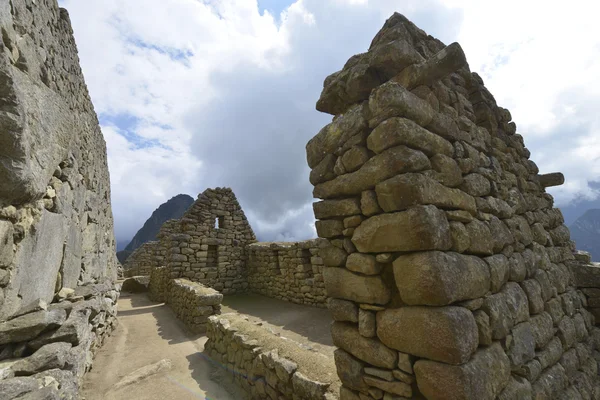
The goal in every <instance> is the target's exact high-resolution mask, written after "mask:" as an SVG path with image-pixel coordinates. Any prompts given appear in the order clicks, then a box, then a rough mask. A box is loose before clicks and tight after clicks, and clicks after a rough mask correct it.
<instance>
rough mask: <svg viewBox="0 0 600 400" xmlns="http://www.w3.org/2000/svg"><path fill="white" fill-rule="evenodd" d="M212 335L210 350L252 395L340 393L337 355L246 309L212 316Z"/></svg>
mask: <svg viewBox="0 0 600 400" xmlns="http://www.w3.org/2000/svg"><path fill="white" fill-rule="evenodd" d="M207 336H208V341H207V342H206V344H205V345H204V349H205V352H206V353H207V354H208V355H209V356H210V357H211V359H212V360H213V362H214V363H215V366H216V367H217V368H222V369H223V371H224V372H225V373H226V374H227V376H228V377H229V378H230V379H232V380H233V381H234V382H235V383H236V384H237V385H238V386H239V387H241V388H242V389H243V391H244V393H245V395H246V398H247V399H252V400H254V399H265V400H268V399H295V400H335V399H337V398H338V391H339V385H340V383H339V380H338V379H337V377H336V376H335V366H334V364H333V360H331V359H330V358H328V357H326V356H324V355H322V354H320V353H316V352H314V351H311V350H308V349H306V348H304V347H302V346H300V344H299V343H295V342H293V341H291V340H289V339H285V338H281V337H279V336H277V335H275V334H273V333H271V332H270V331H269V330H268V329H267V328H265V327H264V326H262V325H258V324H257V323H254V322H251V321H249V320H248V318H247V317H245V316H244V315H240V314H237V313H232V314H223V315H221V316H215V317H210V319H209V325H208V330H207ZM223 371H221V372H223Z"/></svg>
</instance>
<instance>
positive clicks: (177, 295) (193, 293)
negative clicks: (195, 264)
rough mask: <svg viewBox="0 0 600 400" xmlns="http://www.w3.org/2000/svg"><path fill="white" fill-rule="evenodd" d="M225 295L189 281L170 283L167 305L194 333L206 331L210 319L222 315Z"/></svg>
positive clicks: (182, 280) (176, 280)
mask: <svg viewBox="0 0 600 400" xmlns="http://www.w3.org/2000/svg"><path fill="white" fill-rule="evenodd" d="M222 301H223V295H222V294H221V293H219V292H217V291H216V290H214V289H211V288H207V287H206V286H204V285H201V284H199V283H196V282H192V281H189V280H187V279H173V280H172V281H171V282H169V292H168V296H167V303H168V304H169V306H170V307H171V308H172V309H173V312H174V313H175V315H176V316H177V318H179V319H180V320H181V321H183V323H184V324H185V326H186V327H187V328H188V329H189V330H190V331H191V332H192V333H200V332H205V331H206V325H207V324H208V317H210V316H211V315H216V314H221V302H222Z"/></svg>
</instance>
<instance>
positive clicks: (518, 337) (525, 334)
mask: <svg viewBox="0 0 600 400" xmlns="http://www.w3.org/2000/svg"><path fill="white" fill-rule="evenodd" d="M506 343H507V350H506V355H507V356H508V359H509V360H510V364H511V366H512V368H513V369H518V368H519V367H520V366H521V365H523V364H524V363H526V362H527V361H530V360H532V359H533V357H534V356H535V336H534V333H533V329H532V327H531V324H530V323H529V322H522V323H520V324H518V325H515V327H514V328H513V329H512V331H511V333H510V336H509V339H508V340H507V341H506Z"/></svg>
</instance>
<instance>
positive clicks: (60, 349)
mask: <svg viewBox="0 0 600 400" xmlns="http://www.w3.org/2000/svg"><path fill="white" fill-rule="evenodd" d="M70 349H71V344H70V343H60V342H59V343H50V344H47V345H45V346H42V347H41V348H40V349H39V350H38V351H36V352H35V353H33V354H32V355H30V356H29V357H26V358H23V359H21V360H19V361H17V362H16V363H15V364H13V366H12V367H11V368H12V369H13V370H14V371H15V373H16V374H18V375H21V376H23V375H33V374H36V373H38V372H41V371H45V370H49V369H53V368H59V369H62V368H63V367H64V366H65V364H66V363H67V356H68V354H69V350H70Z"/></svg>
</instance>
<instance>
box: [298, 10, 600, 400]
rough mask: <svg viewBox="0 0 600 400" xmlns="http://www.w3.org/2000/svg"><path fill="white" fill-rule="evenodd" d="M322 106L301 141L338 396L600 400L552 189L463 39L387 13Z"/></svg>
mask: <svg viewBox="0 0 600 400" xmlns="http://www.w3.org/2000/svg"><path fill="white" fill-rule="evenodd" d="M317 109H319V110H320V111H324V112H327V113H330V114H334V115H335V117H334V119H333V122H332V123H330V124H329V125H327V126H326V127H324V128H323V129H322V130H321V131H320V132H319V133H318V134H317V135H316V136H315V137H314V138H313V139H312V140H311V141H310V142H309V143H308V145H307V148H306V149H307V159H308V164H309V166H310V167H311V168H312V172H311V176H310V178H311V182H312V183H313V184H314V185H315V188H314V192H313V194H314V196H315V197H317V198H320V199H324V200H323V201H321V202H318V203H315V204H314V212H315V216H316V218H318V219H319V221H317V223H316V227H317V232H318V235H319V236H320V237H323V238H327V239H328V240H329V241H330V246H329V247H327V248H325V249H322V251H321V257H322V258H323V261H324V263H325V265H326V266H327V267H326V268H325V269H324V271H323V274H324V278H325V286H326V289H327V295H328V296H330V297H331V298H333V300H331V302H330V304H331V306H332V312H333V315H334V318H335V320H336V321H335V322H334V324H333V326H332V336H333V341H334V344H335V345H336V346H337V347H338V348H339V350H338V357H337V358H336V364H337V370H338V374H339V375H340V378H341V379H342V381H343V384H344V389H343V391H342V398H343V399H346V400H348V399H352V400H357V399H365V398H377V399H379V398H381V395H382V394H383V398H385V399H387V398H390V399H391V398H395V397H393V396H400V398H420V396H423V397H425V398H427V399H482V400H483V399H503V400H504V399H529V398H535V399H574V398H586V399H589V398H598V396H600V382H599V379H598V374H597V369H598V365H597V362H596V361H595V360H594V358H593V357H592V356H594V357H596V358H597V359H600V357H598V356H599V354H598V352H597V351H596V350H595V349H594V347H595V346H594V343H593V341H592V340H591V339H590V333H591V332H592V330H593V329H594V328H593V316H592V315H591V314H590V313H589V312H588V311H586V310H585V309H584V307H583V306H582V301H581V298H580V296H579V295H578V293H577V292H576V290H575V288H574V287H573V282H572V276H571V274H570V273H569V270H568V268H567V267H566V264H565V263H566V262H568V261H569V260H572V259H573V254H572V250H573V249H572V247H571V242H570V238H569V231H568V229H567V228H566V227H565V226H564V225H563V218H562V215H561V212H560V211H559V210H558V209H555V208H553V199H552V197H551V196H550V195H549V194H547V193H546V192H545V190H544V187H545V186H548V185H549V184H552V183H553V182H551V180H549V179H546V178H544V177H540V176H539V175H538V168H537V167H536V165H535V164H534V163H533V162H532V161H530V160H529V155H530V153H529V151H528V150H527V149H526V148H525V146H524V144H523V137H522V136H521V135H519V134H516V125H515V123H514V122H511V116H510V112H509V111H508V110H506V109H503V108H500V107H498V106H497V105H496V102H495V100H494V98H493V96H492V95H491V94H490V92H489V91H488V90H487V89H486V88H485V87H484V85H483V82H482V80H481V78H480V77H479V76H478V75H477V74H475V73H471V72H470V71H469V68H468V65H467V63H466V60H465V57H464V54H463V52H462V50H461V48H460V46H459V45H458V44H456V43H453V44H451V45H450V46H445V45H444V44H443V43H441V42H440V41H438V40H436V39H434V38H432V37H430V36H427V35H426V34H425V32H423V31H422V30H420V29H418V28H417V27H416V26H415V25H414V24H412V23H411V22H410V21H408V20H407V19H406V18H405V17H403V16H402V15H400V14H394V15H393V16H392V17H391V18H390V19H389V20H388V21H387V22H386V23H385V25H384V27H383V29H382V30H381V31H380V32H379V33H378V34H377V36H376V37H375V39H374V40H373V42H372V44H371V47H370V48H369V51H368V52H367V53H363V54H359V55H356V56H354V57H352V58H350V59H349V60H348V62H347V63H346V65H345V66H344V69H343V70H342V71H339V72H336V73H335V74H333V75H331V76H329V77H328V78H327V79H326V80H325V83H324V89H323V93H322V94H321V98H320V99H319V101H318V103H317ZM558 183H560V182H558ZM359 393H360V394H359Z"/></svg>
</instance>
